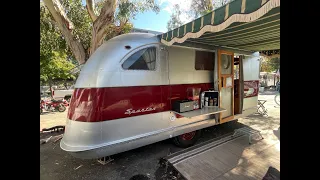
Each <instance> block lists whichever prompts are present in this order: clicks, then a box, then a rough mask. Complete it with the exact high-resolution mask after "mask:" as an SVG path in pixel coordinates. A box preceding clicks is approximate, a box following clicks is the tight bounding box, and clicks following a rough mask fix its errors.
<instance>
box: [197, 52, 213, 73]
mask: <svg viewBox="0 0 320 180" xmlns="http://www.w3.org/2000/svg"><path fill="white" fill-rule="evenodd" d="M197 51H199V52H206V53H213V58H214V59H213V69H212V70H207V69H196V58H197ZM215 61H216V51H207V50H200V49H195V55H194V69H195V70H196V71H214V70H215V65H216V64H215Z"/></svg>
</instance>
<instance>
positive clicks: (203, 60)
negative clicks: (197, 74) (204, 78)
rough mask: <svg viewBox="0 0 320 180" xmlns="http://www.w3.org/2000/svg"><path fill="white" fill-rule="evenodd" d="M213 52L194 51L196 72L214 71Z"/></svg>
mask: <svg viewBox="0 0 320 180" xmlns="http://www.w3.org/2000/svg"><path fill="white" fill-rule="evenodd" d="M214 58H215V54H214V52H207V51H196V58H195V69H196V70H207V71H213V70H214Z"/></svg>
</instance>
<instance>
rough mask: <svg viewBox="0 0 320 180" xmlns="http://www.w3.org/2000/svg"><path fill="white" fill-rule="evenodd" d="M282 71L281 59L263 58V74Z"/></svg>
mask: <svg viewBox="0 0 320 180" xmlns="http://www.w3.org/2000/svg"><path fill="white" fill-rule="evenodd" d="M278 69H280V58H279V57H276V58H271V59H270V58H263V59H262V61H261V69H260V71H261V72H274V71H277V70H278Z"/></svg>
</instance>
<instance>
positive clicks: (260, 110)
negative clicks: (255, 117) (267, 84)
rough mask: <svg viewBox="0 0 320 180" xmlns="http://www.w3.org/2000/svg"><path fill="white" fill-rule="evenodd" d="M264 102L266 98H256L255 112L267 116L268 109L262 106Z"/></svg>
mask: <svg viewBox="0 0 320 180" xmlns="http://www.w3.org/2000/svg"><path fill="white" fill-rule="evenodd" d="M266 102H267V101H266V100H258V109H257V113H259V114H261V115H266V116H268V110H267V109H266V108H265V107H264V103H266Z"/></svg>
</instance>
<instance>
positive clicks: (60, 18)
mask: <svg viewBox="0 0 320 180" xmlns="http://www.w3.org/2000/svg"><path fill="white" fill-rule="evenodd" d="M43 2H44V4H45V5H46V7H47V8H48V10H49V11H50V13H51V15H52V16H53V18H54V20H55V21H56V24H57V26H58V27H59V29H60V31H61V33H62V34H63V36H64V38H65V40H66V42H67V43H68V45H69V47H70V49H71V51H72V53H73V55H74V56H75V58H76V59H77V61H78V62H79V64H83V63H85V61H86V57H87V56H86V53H85V50H84V48H83V45H82V44H81V43H80V41H78V40H76V39H75V38H74V36H73V34H72V33H71V31H72V29H73V28H74V27H73V24H72V22H71V21H70V20H69V19H68V17H67V15H66V13H65V12H64V9H63V7H62V5H61V4H60V2H59V0H43Z"/></svg>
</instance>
